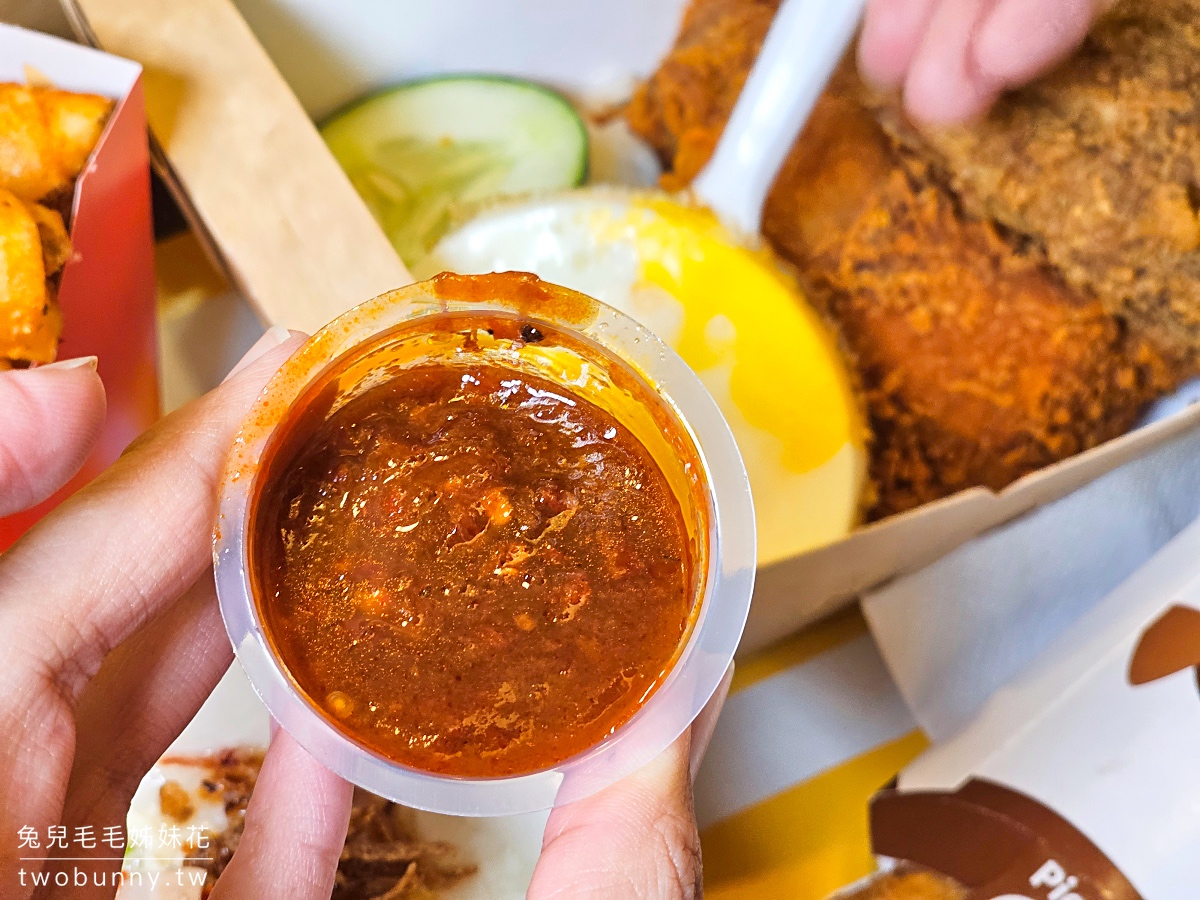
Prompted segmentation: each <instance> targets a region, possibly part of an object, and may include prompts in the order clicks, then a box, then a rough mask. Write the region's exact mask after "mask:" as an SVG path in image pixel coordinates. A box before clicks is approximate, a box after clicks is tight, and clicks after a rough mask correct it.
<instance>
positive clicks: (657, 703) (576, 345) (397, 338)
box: [214, 273, 755, 816]
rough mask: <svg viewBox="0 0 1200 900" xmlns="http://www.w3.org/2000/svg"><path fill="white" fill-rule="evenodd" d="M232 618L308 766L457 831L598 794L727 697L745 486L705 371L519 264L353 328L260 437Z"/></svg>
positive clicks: (233, 550) (280, 381) (235, 517)
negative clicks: (704, 381)
mask: <svg viewBox="0 0 1200 900" xmlns="http://www.w3.org/2000/svg"><path fill="white" fill-rule="evenodd" d="M214 560H215V566H216V579H217V588H218V593H219V596H220V603H221V612H222V615H223V617H224V620H225V624H226V628H227V630H228V632H229V636H230V639H231V640H232V642H233V645H234V649H235V650H236V652H237V655H238V658H239V660H240V661H241V664H242V666H243V667H244V668H245V670H246V673H247V675H248V676H249V678H250V681H251V683H252V684H253V685H254V687H255V690H256V691H258V693H259V695H260V697H261V698H262V699H263V701H264V703H265V704H266V706H267V708H268V709H269V710H270V712H271V714H272V715H273V716H274V717H275V719H276V720H277V721H279V723H280V724H281V725H282V726H283V727H284V728H285V729H287V730H288V731H289V732H290V733H291V734H292V735H293V736H294V737H296V738H297V740H299V741H300V743H302V744H303V745H304V746H305V747H306V748H307V749H308V750H309V752H311V753H312V754H313V755H314V756H315V757H316V758H317V759H319V760H320V761H321V762H322V763H324V764H325V765H326V766H328V767H329V768H330V769H332V770H333V771H335V772H337V773H338V774H340V775H342V776H343V777H345V778H347V779H348V780H350V781H352V782H354V783H355V784H358V785H360V786H362V787H364V788H367V789H368V790H371V791H373V792H375V793H378V794H381V795H383V796H386V797H389V798H391V799H393V800H396V801H397V802H401V803H404V804H406V805H409V806H414V807H418V808H423V809H428V810H432V811H435V812H442V813H448V814H456V815H486V816H493V815H508V814H515V813H521V812H529V811H533V810H538V809H546V808H549V807H551V806H558V805H563V804H566V803H571V802H574V801H576V800H580V799H582V798H584V797H586V796H589V795H590V794H592V793H595V792H596V791H598V790H600V789H602V788H604V787H606V786H608V785H609V784H611V783H613V782H615V781H617V780H619V779H620V778H622V777H624V776H626V775H628V774H631V773H632V772H633V771H635V770H636V769H638V768H640V767H641V766H642V765H644V764H645V763H647V762H649V761H650V760H651V759H653V758H654V757H655V756H657V755H658V754H659V753H661V752H662V751H663V750H665V749H666V748H667V747H668V746H669V745H670V744H671V743H672V742H673V741H674V740H675V739H676V738H677V737H678V736H679V735H680V734H681V733H682V732H683V731H684V730H685V729H686V728H687V727H688V726H689V725H690V724H691V722H692V721H693V719H695V717H696V716H697V715H698V714H699V713H700V711H701V710H702V709H703V708H704V705H705V703H707V701H708V700H709V698H710V697H711V696H712V695H713V693H714V692H715V691H716V690H717V688H718V686H719V685H720V682H721V679H722V677H723V675H724V674H725V671H726V669H727V668H728V666H729V663H730V661H731V660H732V658H733V653H734V650H735V648H736V646H737V643H738V641H739V639H740V637H741V632H742V628H743V626H744V624H745V620H746V614H747V611H748V608H749V603H750V596H751V593H752V589H753V579H754V561H755V533H754V516H753V508H752V504H751V499H750V491H749V485H748V482H747V479H746V474H745V469H744V467H743V466H742V462H741V458H740V456H739V454H738V450H737V447H736V445H735V443H734V440H733V437H732V435H731V434H730V432H729V429H728V427H727V425H726V424H725V422H724V420H723V418H722V417H721V414H720V412H719V411H718V409H717V406H716V404H715V403H714V402H713V400H712V398H711V397H710V396H709V395H708V394H707V392H706V391H705V390H704V388H703V386H702V385H701V384H700V382H699V381H698V380H697V378H696V376H695V375H694V374H693V373H692V372H691V370H690V369H688V367H687V366H686V365H685V364H684V363H683V362H682V361H681V360H680V359H679V358H678V357H677V356H676V355H675V354H674V353H673V352H672V351H670V350H669V349H667V348H666V347H665V346H664V345H663V344H662V343H661V342H659V341H658V339H657V338H655V337H654V336H653V335H652V334H650V333H649V332H648V331H646V330H645V329H643V328H642V327H641V326H639V325H637V324H636V323H634V322H633V321H632V320H631V319H629V318H628V317H626V316H625V315H623V314H621V313H619V312H617V311H616V310H614V309H612V308H610V307H607V306H605V305H603V304H601V303H599V302H598V301H596V300H593V299H591V298H590V297H587V296H585V295H583V294H579V293H576V292H574V291H569V290H567V289H565V288H560V287H557V286H555V285H551V284H548V283H545V282H542V281H540V280H538V279H537V278H535V277H534V276H531V275H526V274H522V273H501V274H495V275H484V276H454V275H441V276H438V277H436V278H433V279H431V280H429V281H426V282H422V283H419V284H415V285H411V286H409V287H406V288H402V289H400V290H397V291H392V292H390V293H388V294H384V295H382V296H381V297H378V298H376V299H374V300H372V301H369V302H368V303H366V304H363V305H362V306H360V307H358V308H356V309H354V310H352V311H351V312H349V313H347V314H346V315H344V316H342V317H341V318H339V319H337V320H336V321H334V322H333V323H331V324H330V325H329V326H327V327H326V328H325V329H323V330H322V331H321V332H320V333H318V334H317V335H316V336H314V337H313V338H312V339H311V340H310V341H309V342H308V343H307V344H306V345H305V346H304V347H303V348H302V349H301V350H299V351H298V352H297V353H296V355H295V356H293V357H292V359H290V360H289V361H288V362H287V363H285V365H284V366H283V368H282V369H281V370H280V371H279V373H278V374H277V375H276V376H275V377H274V379H273V380H272V381H271V383H270V384H269V385H268V387H267V388H266V390H265V391H264V393H263V395H262V397H261V398H260V399H259V401H258V403H257V404H256V406H255V408H254V409H253V410H252V411H251V414H250V415H249V416H248V418H247V419H246V421H245V422H244V424H243V427H242V430H241V432H240V434H239V436H238V438H237V441H236V442H235V446H234V450H233V453H232V455H231V457H230V460H229V463H228V465H227V469H226V472H225V475H224V478H223V482H222V484H221V487H220V511H219V518H218V522H217V526H216V530H215V534H214Z"/></svg>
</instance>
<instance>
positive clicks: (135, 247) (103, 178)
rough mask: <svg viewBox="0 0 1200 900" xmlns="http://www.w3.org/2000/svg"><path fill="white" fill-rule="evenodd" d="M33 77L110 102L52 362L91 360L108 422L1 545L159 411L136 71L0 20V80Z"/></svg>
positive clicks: (77, 203) (85, 191)
mask: <svg viewBox="0 0 1200 900" xmlns="http://www.w3.org/2000/svg"><path fill="white" fill-rule="evenodd" d="M30 79H36V80H38V81H42V82H49V83H51V84H53V85H54V86H55V87H59V88H62V89H63V90H68V91H78V92H85V93H92V94H101V95H103V96H106V97H110V98H112V99H113V100H116V101H117V105H116V108H115V109H114V110H113V113H112V115H111V117H110V118H109V121H108V124H107V126H106V127H105V129H104V133H103V135H102V136H101V138H100V141H99V143H98V144H97V145H96V148H95V150H94V151H93V152H92V156H91V159H90V160H89V161H88V164H87V167H86V168H85V169H84V171H83V173H82V174H81V175H80V176H79V179H78V181H77V182H76V184H75V197H74V201H73V205H72V210H71V221H70V222H69V223H68V224H69V226H70V232H71V244H72V246H73V249H74V253H73V255H72V257H71V259H70V261H69V262H68V263H67V264H66V267H65V268H64V269H63V272H62V281H61V283H60V286H59V295H58V296H59V303H60V305H61V307H62V312H63V320H64V327H63V339H62V344H61V345H60V346H59V351H58V356H59V359H67V358H71V357H78V356H92V355H94V356H97V357H99V360H100V363H99V371H100V377H101V378H102V379H103V381H104V387H105V391H106V392H107V395H108V419H107V421H106V423H105V426H104V431H103V433H102V435H101V437H100V441H99V443H98V444H97V445H96V448H95V450H94V451H93V453H92V455H91V457H90V458H89V459H88V460H87V462H86V463H85V464H84V466H83V469H82V470H81V471H80V472H79V473H78V474H77V475H76V476H75V477H74V478H72V479H71V481H70V482H69V483H68V484H67V485H66V486H64V487H63V488H62V489H61V490H60V491H59V492H58V493H57V494H55V495H54V496H53V497H51V498H50V499H49V500H47V501H46V502H44V503H42V504H40V505H38V506H37V507H35V508H33V509H31V510H28V511H26V512H24V513H21V514H19V515H15V516H9V517H7V518H3V519H0V550H3V549H4V548H6V547H8V546H9V545H11V544H12V543H13V542H14V541H15V540H16V539H17V538H18V537H20V535H21V534H22V533H24V532H25V530H26V529H28V528H29V526H30V525H32V524H33V523H34V522H35V521H36V520H37V519H38V518H40V517H41V516H42V515H44V514H45V513H46V512H47V511H48V510H50V509H51V508H53V507H54V506H55V505H56V504H58V503H59V502H61V501H62V500H63V499H64V498H65V497H67V496H68V495H69V494H71V493H72V492H74V491H75V490H77V489H78V488H79V487H81V486H82V485H83V484H85V483H86V482H88V481H89V480H91V479H92V478H94V477H95V476H96V475H97V474H98V473H99V472H100V471H101V470H102V469H104V468H105V467H106V466H108V465H109V464H110V463H111V462H112V461H113V460H115V459H116V458H117V456H119V455H120V453H121V451H122V450H124V448H125V447H126V446H127V445H128V444H129V442H130V441H132V440H133V439H134V438H135V437H137V435H138V434H140V433H141V432H142V431H144V430H145V429H146V428H147V426H149V425H150V424H151V423H152V422H153V421H154V420H155V419H156V418H157V417H158V414H159V398H158V339H157V333H156V324H155V287H154V235H153V228H152V222H151V214H150V155H149V148H148V142H147V132H146V110H145V102H144V100H143V96H142V67H141V66H140V65H138V64H137V63H133V62H130V61H129V60H125V59H120V58H119V57H116V56H111V55H110V54H107V53H102V52H100V51H98V50H92V49H89V48H86V47H82V46H79V45H77V44H73V43H70V42H68V41H63V40H60V39H58V38H53V37H49V36H47V35H44V34H39V33H36V32H32V31H26V30H24V29H20V28H14V27H11V26H7V25H0V81H7V82H14V81H15V82H25V81H27V80H30Z"/></svg>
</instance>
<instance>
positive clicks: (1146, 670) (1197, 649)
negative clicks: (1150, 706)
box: [1129, 606, 1200, 687]
mask: <svg viewBox="0 0 1200 900" xmlns="http://www.w3.org/2000/svg"><path fill="white" fill-rule="evenodd" d="M1188 668H1194V669H1195V670H1196V679H1197V684H1198V685H1200V610H1197V609H1192V608H1191V607H1190V606H1172V607H1170V608H1169V609H1168V610H1167V611H1166V612H1165V613H1163V614H1162V615H1161V616H1159V618H1158V619H1156V620H1155V621H1154V623H1153V624H1152V625H1150V627H1148V628H1147V629H1146V630H1145V631H1144V632H1142V636H1141V638H1140V639H1139V640H1138V643H1137V647H1136V648H1135V649H1134V651H1133V658H1132V659H1131V660H1130V661H1129V683H1130V684H1132V685H1134V686H1135V687H1136V686H1138V685H1143V684H1150V683H1151V682H1154V681H1158V680H1159V679H1161V678H1166V677H1167V676H1168V675H1174V674H1175V673H1176V672H1182V671H1183V670H1184V669H1188Z"/></svg>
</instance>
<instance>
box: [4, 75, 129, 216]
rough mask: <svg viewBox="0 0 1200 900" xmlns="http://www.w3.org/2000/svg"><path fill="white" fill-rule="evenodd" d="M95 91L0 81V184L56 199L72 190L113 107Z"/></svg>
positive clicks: (24, 194) (33, 197)
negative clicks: (71, 90) (2, 82)
mask: <svg viewBox="0 0 1200 900" xmlns="http://www.w3.org/2000/svg"><path fill="white" fill-rule="evenodd" d="M112 108H113V102H112V101H111V100H109V99H108V98H107V97H100V96H96V95H95V94H74V93H70V92H68V91H60V90H57V89H55V88H47V87H28V86H26V85H22V84H0V188H4V189H5V190H7V191H11V192H12V193H13V194H15V195H16V196H18V197H20V198H21V199H22V200H27V201H31V202H33V201H41V200H46V201H48V202H51V203H55V202H58V201H60V200H61V198H62V197H63V195H64V194H68V193H69V192H70V191H71V190H72V188H73V185H74V181H75V179H76V178H77V177H78V176H79V173H80V172H82V171H83V167H84V166H85V165H86V164H87V160H88V157H89V156H90V155H91V152H92V149H93V148H94V147H95V146H96V142H97V141H98V140H99V139H100V133H101V132H102V131H103V130H104V125H105V123H106V122H107V121H108V116H109V114H110V113H111V112H112Z"/></svg>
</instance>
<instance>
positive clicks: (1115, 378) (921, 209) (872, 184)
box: [629, 0, 1177, 518]
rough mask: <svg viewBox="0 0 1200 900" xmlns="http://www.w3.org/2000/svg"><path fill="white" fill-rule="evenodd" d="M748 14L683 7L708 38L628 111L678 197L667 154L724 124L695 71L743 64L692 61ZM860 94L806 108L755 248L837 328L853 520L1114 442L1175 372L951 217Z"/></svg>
mask: <svg viewBox="0 0 1200 900" xmlns="http://www.w3.org/2000/svg"><path fill="white" fill-rule="evenodd" d="M748 6H750V7H753V8H754V9H755V10H761V8H762V7H764V6H769V4H764V3H761V2H751V0H699V2H698V3H697V4H695V5H694V6H693V7H692V10H691V12H690V13H689V17H688V21H690V22H707V23H710V24H708V25H706V26H704V27H703V28H699V27H698V26H697V30H693V32H692V33H691V34H690V35H689V34H688V32H687V28H686V26H685V39H686V47H685V51H686V52H684V53H682V54H678V53H672V55H671V57H670V58H669V59H668V60H667V62H665V63H664V65H663V66H662V67H661V68H660V69H659V71H658V72H657V73H655V75H654V76H653V77H652V78H651V80H650V82H649V83H648V84H647V85H646V86H645V87H644V88H643V89H642V90H641V91H640V92H639V94H638V97H637V99H636V100H635V101H634V103H633V104H631V107H630V112H629V116H630V122H631V125H632V127H634V128H635V130H637V131H638V132H640V133H641V134H642V135H644V136H645V137H646V138H647V139H648V140H651V141H652V142H654V143H655V146H656V147H657V149H658V150H659V152H660V153H661V154H662V155H663V156H664V159H665V160H666V162H667V164H668V165H670V164H671V163H672V162H674V160H675V159H677V158H678V159H679V161H680V163H681V164H682V166H683V168H678V167H676V168H674V172H675V174H676V176H679V177H680V180H685V179H686V178H690V177H691V176H692V175H694V174H695V173H696V172H697V171H698V170H699V169H700V168H701V167H702V166H703V164H704V161H705V160H704V159H695V158H691V157H686V158H685V154H684V150H683V148H684V147H685V146H687V145H688V142H690V143H691V145H692V146H697V147H698V146H701V145H702V144H705V143H706V145H707V146H709V147H711V146H712V145H713V143H714V142H715V136H717V135H719V133H720V129H721V128H722V127H723V125H724V119H725V117H727V116H728V114H729V112H730V109H731V108H732V100H730V99H729V98H727V97H725V96H724V95H721V96H720V97H719V98H717V97H715V96H714V95H713V94H712V93H711V88H710V85H711V84H712V83H715V82H718V81H721V78H719V77H718V76H716V75H714V74H713V72H714V71H715V70H717V69H720V68H721V67H722V66H729V65H732V64H738V65H748V64H749V63H747V62H746V61H745V59H744V58H743V55H742V54H741V53H740V52H739V53H738V54H736V55H735V57H734V58H732V59H731V57H730V56H729V55H728V54H727V53H726V51H725V50H724V49H723V48H722V47H720V46H718V45H712V46H711V47H710V52H709V54H708V55H707V56H706V55H705V52H704V48H705V47H709V43H708V42H710V41H719V40H721V39H723V34H724V29H723V28H722V27H721V26H720V25H719V24H712V23H714V22H717V21H718V20H719V19H720V15H719V14H718V10H721V9H724V10H732V11H735V12H732V13H730V15H733V16H735V18H736V17H737V16H740V15H742V14H741V13H737V12H736V11H737V10H743V9H744V8H746V7H748ZM701 7H703V10H701V9H700V8H701ZM738 21H744V18H742V19H738ZM759 31H760V32H761V33H760V34H758V36H757V37H755V38H754V39H753V40H754V42H755V44H756V45H757V43H758V42H760V41H761V38H762V35H765V33H766V28H765V27H761V23H760V27H759ZM685 39H681V44H682V43H684V40H685ZM744 78H745V71H744V70H738V71H728V72H726V73H725V75H724V81H725V82H728V83H738V84H740V83H741V82H742V81H743V80H744ZM860 90H861V87H860V86H859V85H858V83H857V79H856V77H855V76H854V75H853V73H852V72H851V71H849V69H848V68H844V69H843V70H842V71H841V72H840V73H839V74H838V76H837V77H836V78H835V80H834V83H833V84H832V85H831V87H830V89H829V90H828V91H827V92H826V93H825V95H824V96H823V97H822V99H821V101H820V103H819V104H818V107H817V109H816V110H815V112H814V115H813V118H812V119H811V120H810V122H809V125H808V127H807V128H806V130H805V132H804V134H803V135H802V136H801V138H800V139H799V140H798V141H797V144H796V146H795V147H794V148H793V149H792V152H791V154H790V156H789V158H788V160H787V162H786V163H785V165H784V168H783V170H782V171H781V173H780V175H779V178H778V179H777V181H776V184H775V186H774V188H773V189H772V192H771V194H770V196H769V198H768V200H767V206H766V210H765V212H764V233H765V235H766V236H767V238H768V239H769V240H770V242H771V243H772V244H773V245H774V246H775V248H776V249H777V250H778V252H779V253H780V254H781V255H782V256H783V257H785V258H786V259H787V260H789V261H790V262H792V263H793V264H794V265H795V266H796V267H797V268H798V269H799V271H800V273H801V276H802V278H803V280H804V281H806V282H807V283H808V285H809V286H810V288H811V289H812V295H813V299H814V301H816V302H817V303H818V305H820V306H822V307H823V309H824V310H825V311H826V312H827V313H828V314H829V315H830V316H831V317H832V318H833V320H834V321H835V322H836V323H837V325H838V326H839V329H840V331H841V334H842V337H843V340H844V342H845V345H846V346H847V348H848V350H849V351H850V356H851V360H852V362H853V364H854V366H855V368H856V370H857V373H858V375H859V379H860V383H861V385H862V388H863V392H864V394H865V399H866V402H867V408H868V413H869V417H870V422H871V427H872V430H873V432H874V443H873V447H872V454H871V456H872V459H871V474H872V477H873V479H874V481H875V483H876V487H877V498H878V499H877V501H876V503H875V505H874V506H873V507H872V509H871V510H870V511H869V516H870V517H871V518H880V517H883V516H886V515H890V514H892V513H895V512H900V511H903V510H906V509H910V508H912V507H915V506H917V505H920V504H922V503H925V502H928V501H930V500H934V499H937V498H939V497H944V496H947V495H949V494H952V493H955V492H957V491H959V490H962V489H964V488H967V487H972V486H976V485H983V486H986V487H989V488H992V489H1000V488H1002V487H1004V486H1005V485H1007V484H1009V483H1011V482H1012V481H1014V480H1015V479H1017V478H1019V477H1021V476H1022V475H1025V474H1027V473H1029V472H1031V471H1033V470H1035V469H1038V468H1040V467H1042V466H1045V465H1048V464H1050V463H1053V462H1056V461H1057V460H1060V459H1063V458H1065V457H1067V456H1070V455H1071V454H1073V453H1077V452H1079V451H1081V450H1084V449H1087V448H1089V447H1092V446H1095V445H1096V444H1099V443H1100V442H1102V441H1104V440H1107V439H1108V438H1111V437H1113V436H1115V435H1118V434H1120V433H1121V432H1123V431H1125V430H1126V429H1128V428H1129V427H1130V426H1131V425H1132V424H1133V422H1134V421H1135V420H1136V418H1137V416H1138V414H1139V413H1140V411H1141V410H1142V409H1143V408H1144V406H1145V404H1146V403H1147V402H1148V401H1149V400H1150V399H1151V398H1153V397H1154V396H1157V395H1158V394H1160V393H1162V392H1164V391H1166V390H1168V389H1170V388H1171V387H1172V386H1173V385H1174V384H1175V382H1176V380H1177V375H1176V373H1175V372H1174V371H1173V370H1172V369H1171V368H1170V367H1169V366H1167V365H1166V364H1165V363H1164V362H1163V360H1162V359H1161V357H1160V356H1159V355H1158V354H1157V353H1156V352H1155V351H1154V350H1153V349H1152V348H1151V347H1150V345H1149V344H1148V343H1147V342H1145V341H1143V340H1141V339H1139V338H1135V337H1133V336H1131V335H1130V334H1128V333H1127V332H1126V330H1125V329H1124V328H1123V326H1122V324H1121V322H1120V320H1119V319H1117V318H1115V317H1113V316H1111V315H1109V314H1107V313H1106V312H1105V311H1104V310H1103V309H1102V307H1101V306H1100V304H1099V303H1097V302H1093V301H1089V300H1086V299H1084V298H1081V297H1080V296H1078V295H1077V294H1076V293H1074V292H1072V291H1071V290H1069V289H1068V288H1067V287H1066V286H1065V285H1064V284H1063V283H1062V282H1061V281H1060V280H1059V279H1058V278H1057V277H1056V276H1055V275H1054V274H1053V273H1052V272H1050V271H1049V270H1048V269H1047V268H1045V267H1044V266H1042V265H1040V259H1039V258H1038V257H1036V255H1035V256H1034V257H1032V258H1031V257H1029V256H1028V255H1026V254H1024V253H1022V252H1021V250H1020V248H1018V247H1016V246H1014V245H1012V244H1011V243H1009V242H1008V241H1007V240H1006V239H1005V237H1004V236H1003V235H1002V234H1000V233H999V232H998V231H997V229H996V228H995V227H994V226H993V225H991V224H990V223H987V222H983V221H977V220H973V219H969V218H967V217H965V216H963V215H962V214H961V212H960V210H959V208H958V205H957V203H956V200H955V198H954V196H953V195H952V194H951V193H950V192H949V191H948V190H946V189H945V188H944V187H943V186H942V185H941V184H939V183H938V181H937V179H936V178H935V177H933V175H932V173H931V172H929V171H928V168H927V167H925V166H922V165H921V164H920V161H919V160H913V159H906V158H904V157H903V156H902V155H901V153H900V152H899V150H898V149H897V148H896V147H895V146H894V145H893V144H892V143H891V142H890V141H889V140H888V139H887V137H886V135H885V134H884V133H883V131H882V129H880V127H879V126H878V124H877V123H876V122H875V121H874V119H873V118H872V117H871V116H870V114H869V113H868V112H867V110H866V109H865V107H864V105H863V103H862V101H861V100H860V98H859V93H860ZM664 131H667V132H670V133H671V134H672V135H673V136H674V139H673V141H664V140H663V138H662V134H663V132H664ZM673 153H678V154H679V155H678V157H674V156H672V154H673ZM780 362H781V364H786V361H782V360H781V361H780Z"/></svg>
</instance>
